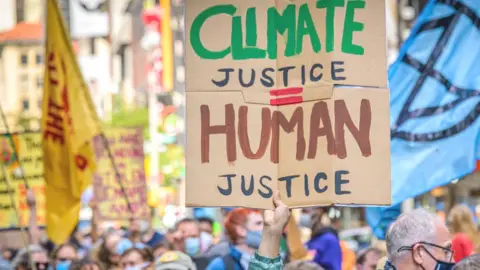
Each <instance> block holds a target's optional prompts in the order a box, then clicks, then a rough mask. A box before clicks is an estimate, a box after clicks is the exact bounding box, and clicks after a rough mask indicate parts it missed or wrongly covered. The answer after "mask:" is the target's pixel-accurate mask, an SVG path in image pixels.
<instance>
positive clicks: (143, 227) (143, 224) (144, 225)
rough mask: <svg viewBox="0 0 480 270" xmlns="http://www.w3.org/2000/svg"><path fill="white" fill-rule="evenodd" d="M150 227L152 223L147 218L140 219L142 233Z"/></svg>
mask: <svg viewBox="0 0 480 270" xmlns="http://www.w3.org/2000/svg"><path fill="white" fill-rule="evenodd" d="M149 228H150V224H149V222H148V221H146V220H141V221H140V232H141V233H146V232H147V231H148V229H149Z"/></svg>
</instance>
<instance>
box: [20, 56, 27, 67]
mask: <svg viewBox="0 0 480 270" xmlns="http://www.w3.org/2000/svg"><path fill="white" fill-rule="evenodd" d="M20 63H21V64H22V65H24V66H26V65H28V55H27V54H26V53H22V55H20Z"/></svg>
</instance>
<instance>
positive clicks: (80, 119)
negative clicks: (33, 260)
mask: <svg viewBox="0 0 480 270" xmlns="http://www.w3.org/2000/svg"><path fill="white" fill-rule="evenodd" d="M46 20H47V21H46V24H47V25H46V31H47V35H46V36H47V39H46V52H45V59H46V61H45V62H46V63H45V79H44V97H43V117H42V132H43V151H44V174H45V184H46V187H45V195H46V212H47V213H46V214H47V232H48V236H49V238H50V239H51V240H52V241H53V242H55V243H57V244H60V243H63V242H65V241H66V240H67V239H68V237H69V236H70V233H71V232H72V231H73V229H74V228H75V225H76V224H77V222H78V214H79V211H80V197H81V194H82V192H83V191H84V190H85V188H86V187H87V186H88V185H89V184H91V182H92V175H93V170H94V169H95V163H94V162H95V156H94V152H93V147H92V144H91V141H92V139H93V137H94V136H95V135H98V134H100V133H101V128H100V122H99V120H98V116H97V114H96V112H95V108H94V106H93V104H92V101H91V98H90V93H89V91H88V89H87V86H86V84H85V81H84V79H83V77H82V74H81V72H80V69H79V67H78V64H77V61H76V58H75V55H74V53H73V49H72V46H71V41H70V37H69V35H68V33H67V31H66V29H65V25H64V23H63V18H62V15H61V13H60V10H59V7H58V5H57V2H56V0H47V15H46Z"/></svg>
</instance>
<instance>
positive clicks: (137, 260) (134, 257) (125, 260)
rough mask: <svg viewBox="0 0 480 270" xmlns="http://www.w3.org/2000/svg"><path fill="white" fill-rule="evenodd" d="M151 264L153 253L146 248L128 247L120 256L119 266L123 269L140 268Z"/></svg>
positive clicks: (133, 269) (138, 269)
mask: <svg viewBox="0 0 480 270" xmlns="http://www.w3.org/2000/svg"><path fill="white" fill-rule="evenodd" d="M152 264H153V254H152V252H151V251H150V250H149V249H148V248H130V249H128V250H126V251H125V252H124V253H123V254H122V256H121V258H120V266H121V268H122V269H125V270H140V269H145V268H146V267H148V266H150V265H152Z"/></svg>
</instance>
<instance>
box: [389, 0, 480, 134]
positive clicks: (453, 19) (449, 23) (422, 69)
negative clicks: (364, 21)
mask: <svg viewBox="0 0 480 270" xmlns="http://www.w3.org/2000/svg"><path fill="white" fill-rule="evenodd" d="M437 2H438V3H440V4H445V5H448V6H450V7H452V8H454V9H455V10H456V12H455V13H453V14H452V15H450V16H447V17H443V18H437V19H434V20H431V21H428V22H425V23H424V24H423V25H421V27H420V29H419V30H418V33H417V35H418V34H420V33H423V32H428V31H432V30H436V29H442V30H443V31H442V32H441V34H440V37H439V39H438V42H437V44H436V45H435V46H434V47H433V50H432V52H431V54H430V57H429V58H428V59H427V61H426V63H425V64H423V63H421V62H420V61H418V60H417V59H414V58H412V57H411V56H409V55H408V54H405V55H404V56H403V58H402V59H401V61H402V62H404V63H406V64H408V65H409V66H410V67H412V68H414V69H416V70H417V71H418V72H419V73H420V76H419V78H418V79H417V82H416V84H415V86H414V87H413V89H412V91H411V93H410V95H409V96H408V98H407V101H406V102H405V105H404V106H403V108H402V110H401V111H400V114H399V117H398V119H397V120H396V122H395V125H394V126H393V127H392V130H391V137H392V139H393V138H398V139H402V140H405V141H415V142H431V141H436V140H440V139H444V138H448V137H450V136H453V135H456V134H458V133H460V132H462V131H463V130H465V129H467V128H468V127H469V126H470V125H472V124H473V123H474V122H475V120H476V119H477V117H478V116H479V114H480V102H478V103H477V104H475V105H474V106H473V108H472V109H471V111H470V112H469V113H468V114H467V115H466V116H465V117H464V118H463V119H460V120H459V121H458V122H457V123H456V124H454V125H452V126H450V127H448V128H446V129H443V130H440V131H436V132H431V133H421V134H420V133H414V132H407V131H400V127H401V126H402V125H403V124H404V123H405V122H407V121H408V120H411V119H416V118H421V117H431V116H435V115H440V114H442V113H446V112H448V111H449V110H451V109H454V108H455V107H457V106H458V105H461V104H462V103H464V102H465V101H467V100H469V99H470V98H474V97H478V96H480V90H477V89H464V88H461V87H458V86H456V85H454V84H453V83H452V82H451V81H449V80H448V79H447V78H446V77H445V76H444V75H443V74H442V73H441V72H439V71H437V70H435V68H434V67H435V64H436V63H437V60H438V59H439V58H440V56H441V54H442V52H443V50H444V48H445V47H446V45H447V43H448V41H449V40H450V38H451V37H452V33H453V31H454V29H455V26H456V25H457V23H458V22H459V20H460V18H468V20H470V22H471V23H472V25H473V27H475V28H477V30H478V31H479V34H480V17H478V16H477V14H476V13H475V11H474V10H472V9H470V8H469V7H467V6H465V5H464V4H463V3H461V2H460V1H456V0H438V1H437ZM477 45H478V44H475V46H477ZM428 78H431V79H435V80H436V81H438V82H439V83H440V84H442V85H443V86H444V87H445V88H446V91H448V93H450V94H453V95H455V96H456V99H455V100H453V101H451V102H448V103H446V104H443V105H439V106H432V107H426V108H420V109H414V110H411V109H410V108H411V105H412V103H413V101H414V100H415V99H416V98H417V95H418V94H419V92H420V91H421V89H422V86H423V85H424V83H425V82H426V81H427V79H428Z"/></svg>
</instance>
